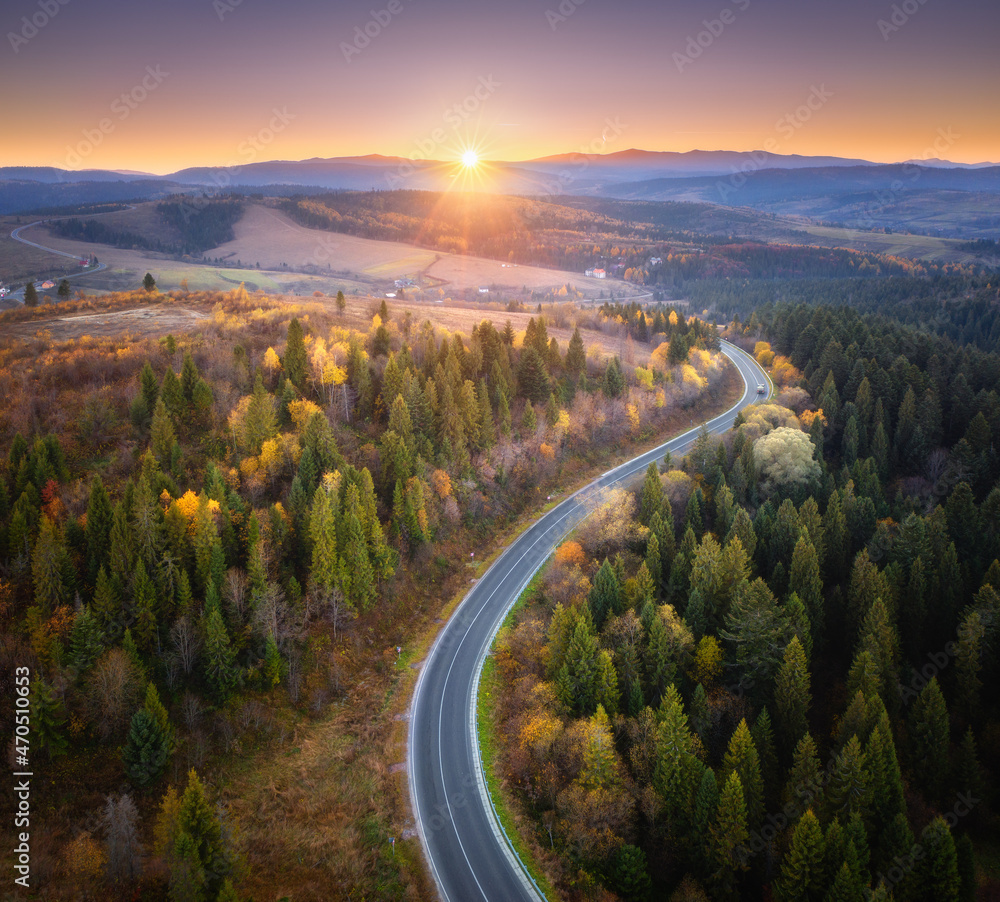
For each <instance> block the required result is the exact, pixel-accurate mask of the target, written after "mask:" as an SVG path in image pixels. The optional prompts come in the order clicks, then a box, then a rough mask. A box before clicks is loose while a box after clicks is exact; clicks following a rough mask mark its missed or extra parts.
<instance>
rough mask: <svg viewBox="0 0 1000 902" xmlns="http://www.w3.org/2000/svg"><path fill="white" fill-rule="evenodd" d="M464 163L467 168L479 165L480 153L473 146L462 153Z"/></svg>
mask: <svg viewBox="0 0 1000 902" xmlns="http://www.w3.org/2000/svg"><path fill="white" fill-rule="evenodd" d="M462 165H463V166H464V167H465V168H466V169H475V168H476V167H477V166H478V165H479V154H478V153H476V151H474V150H472V149H471V148H470V149H469V150H466V151H465V152H464V153H463V154H462Z"/></svg>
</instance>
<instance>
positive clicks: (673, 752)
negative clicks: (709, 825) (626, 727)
mask: <svg viewBox="0 0 1000 902" xmlns="http://www.w3.org/2000/svg"><path fill="white" fill-rule="evenodd" d="M658 720H659V727H658V728H657V731H656V767H655V771H654V776H653V786H654V787H655V789H656V791H657V793H658V794H659V795H660V797H661V798H662V799H663V802H664V808H665V813H666V816H667V820H668V821H669V822H670V823H671V824H672V825H673V826H674V828H675V829H679V828H681V827H683V826H684V825H685V824H686V823H687V821H688V820H689V819H690V816H691V812H692V805H693V801H694V795H695V793H696V792H697V789H698V786H699V785H700V779H701V778H700V775H699V773H698V764H699V762H698V759H697V758H696V757H695V755H694V752H693V749H692V735H691V731H690V730H689V729H688V721H687V715H686V714H685V713H684V704H683V702H682V701H681V697H680V694H679V693H678V692H677V690H676V688H674V687H673V686H670V687H669V688H668V689H667V692H666V694H665V695H664V696H663V701H662V702H661V704H660V711H659V714H658ZM742 801H743V790H742V787H741V788H740V802H741V803H742ZM743 822H744V826H745V825H746V811H745V809H744V817H743Z"/></svg>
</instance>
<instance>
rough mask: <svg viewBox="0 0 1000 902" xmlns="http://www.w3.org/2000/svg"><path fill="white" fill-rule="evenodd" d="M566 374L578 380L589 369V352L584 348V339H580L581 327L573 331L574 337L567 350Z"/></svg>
mask: <svg viewBox="0 0 1000 902" xmlns="http://www.w3.org/2000/svg"><path fill="white" fill-rule="evenodd" d="M565 367H566V372H567V373H569V374H570V376H572V377H574V378H577V377H579V375H580V373H582V372H583V371H584V370H585V369H586V368H587V351H586V349H585V348H584V346H583V338H581V337H580V327H579V326H577V327H575V328H574V329H573V335H572V337H571V338H570V340H569V347H568V348H567V349H566V361H565Z"/></svg>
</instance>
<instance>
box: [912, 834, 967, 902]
mask: <svg viewBox="0 0 1000 902" xmlns="http://www.w3.org/2000/svg"><path fill="white" fill-rule="evenodd" d="M920 842H921V845H922V846H923V848H924V857H923V858H922V859H921V860H920V864H919V872H918V873H919V876H918V879H917V880H916V881H915V882H916V889H917V892H916V894H915V895H914V896H913V898H914V900H916V902H958V894H959V890H960V889H961V881H960V879H959V876H958V855H957V853H956V851H955V840H954V839H953V838H952V835H951V830H950V829H949V828H948V824H947V823H946V822H945V819H944V818H943V817H936V818H934V820H932V821H931V822H930V824H928V825H927V826H926V827H925V828H924V830H923V832H922V833H921V835H920Z"/></svg>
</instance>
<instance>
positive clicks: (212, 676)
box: [202, 607, 239, 703]
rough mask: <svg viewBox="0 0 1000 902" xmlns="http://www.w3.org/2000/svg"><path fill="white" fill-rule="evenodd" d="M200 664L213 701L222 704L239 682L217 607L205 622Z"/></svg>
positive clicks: (232, 649) (231, 650) (223, 624)
mask: <svg viewBox="0 0 1000 902" xmlns="http://www.w3.org/2000/svg"><path fill="white" fill-rule="evenodd" d="M202 662H203V666H204V673H205V682H206V683H207V684H208V687H209V689H210V690H211V692H212V695H213V696H214V697H215V699H216V700H217V701H218V702H220V703H224V702H225V701H226V700H227V699H228V698H229V696H230V694H231V693H232V691H233V690H234V689H235V688H236V686H237V684H238V682H239V671H238V669H237V667H236V651H235V649H234V648H233V647H232V644H231V643H230V641H229V633H228V631H227V630H226V624H225V622H224V621H223V619H222V612H221V611H220V610H219V609H218V607H214V608H213V609H212V610H211V611H210V612H209V613H208V616H207V617H206V620H205V649H204V652H203V654H202Z"/></svg>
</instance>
